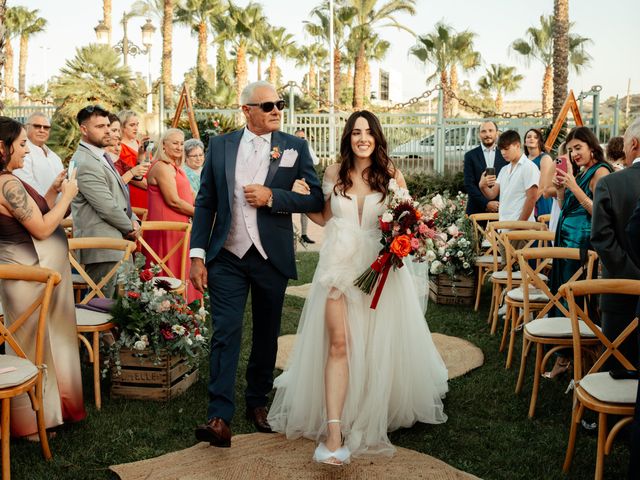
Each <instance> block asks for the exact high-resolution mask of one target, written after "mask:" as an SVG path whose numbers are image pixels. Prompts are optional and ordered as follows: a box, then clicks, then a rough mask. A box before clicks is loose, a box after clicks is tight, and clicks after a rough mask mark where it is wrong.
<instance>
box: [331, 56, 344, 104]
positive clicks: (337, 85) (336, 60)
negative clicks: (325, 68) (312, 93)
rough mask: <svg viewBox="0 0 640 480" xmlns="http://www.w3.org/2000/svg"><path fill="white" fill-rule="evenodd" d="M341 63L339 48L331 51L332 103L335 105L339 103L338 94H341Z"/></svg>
mask: <svg viewBox="0 0 640 480" xmlns="http://www.w3.org/2000/svg"><path fill="white" fill-rule="evenodd" d="M341 61H342V53H341V52H340V49H339V48H335V49H334V50H333V103H334V105H337V104H338V103H339V102H340V93H341V92H342V77H341V76H340V62H341Z"/></svg>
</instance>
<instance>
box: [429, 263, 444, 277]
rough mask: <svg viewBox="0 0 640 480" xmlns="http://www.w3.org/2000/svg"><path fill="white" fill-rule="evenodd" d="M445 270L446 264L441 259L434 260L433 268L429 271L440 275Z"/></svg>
mask: <svg viewBox="0 0 640 480" xmlns="http://www.w3.org/2000/svg"><path fill="white" fill-rule="evenodd" d="M443 271H444V265H443V264H442V262H441V261H440V260H434V261H433V263H431V268H429V273H431V274H432V275H439V274H441V273H442V272H443Z"/></svg>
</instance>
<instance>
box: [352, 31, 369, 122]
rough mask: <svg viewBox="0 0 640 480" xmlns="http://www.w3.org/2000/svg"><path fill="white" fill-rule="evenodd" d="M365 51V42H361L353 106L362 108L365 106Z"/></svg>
mask: <svg viewBox="0 0 640 480" xmlns="http://www.w3.org/2000/svg"><path fill="white" fill-rule="evenodd" d="M365 63H366V58H365V52H364V42H362V43H361V44H360V48H358V54H357V55H356V66H355V72H354V74H353V102H352V105H353V108H354V109H356V110H361V109H362V107H363V106H364V75H365V73H364V72H365Z"/></svg>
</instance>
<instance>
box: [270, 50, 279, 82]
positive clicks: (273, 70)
mask: <svg viewBox="0 0 640 480" xmlns="http://www.w3.org/2000/svg"><path fill="white" fill-rule="evenodd" d="M277 79H278V65H277V64H276V56H275V55H271V61H270V62H269V83H270V84H271V85H275V84H276V80H277Z"/></svg>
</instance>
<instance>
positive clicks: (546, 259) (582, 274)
mask: <svg viewBox="0 0 640 480" xmlns="http://www.w3.org/2000/svg"><path fill="white" fill-rule="evenodd" d="M517 255H518V261H519V263H520V271H521V272H522V284H521V286H520V288H521V289H522V298H523V302H522V305H523V308H522V319H523V322H524V328H523V335H522V357H521V360H520V373H519V374H518V382H517V384H516V393H520V391H521V390H522V385H523V383H524V375H525V370H526V366H527V357H528V355H529V351H530V349H531V347H532V346H533V345H535V347H536V361H535V369H534V373H533V389H532V390H531V401H530V402H529V418H533V416H534V414H535V410H536V402H537V399H538V391H539V388H540V376H541V375H542V372H544V369H545V365H546V363H547V361H548V360H549V358H551V357H552V355H553V354H554V353H556V352H557V351H558V350H562V349H563V348H567V347H570V346H571V345H572V344H573V336H572V331H571V319H570V318H569V310H568V309H567V308H566V307H565V305H564V303H563V300H564V297H563V296H562V295H561V294H560V293H555V294H554V293H553V292H551V290H550V289H549V287H548V286H547V284H546V283H545V282H544V281H542V279H541V277H540V275H539V272H540V271H541V270H542V269H543V268H544V267H545V266H546V265H547V264H549V263H550V262H551V261H552V260H555V261H556V263H557V261H558V260H575V261H580V249H578V248H560V247H546V248H525V249H523V250H519V251H518V252H517ZM597 258H598V255H597V254H596V253H595V252H593V251H589V252H588V253H587V257H586V262H585V264H584V265H581V266H580V267H579V268H578V269H577V270H576V272H575V273H574V274H573V275H572V276H571V278H570V279H569V281H570V282H572V281H575V280H578V279H585V280H590V279H591V278H592V276H593V268H594V265H595V261H596V259H597ZM532 260H533V261H535V263H536V265H537V266H536V268H535V269H534V268H532V267H531V265H530V264H529V262H530V261H532ZM543 296H544V297H546V298H547V299H548V302H546V303H544V304H543V303H542V302H536V300H537V299H538V298H541V297H543ZM532 306H533V308H532ZM554 307H555V308H556V309H557V310H558V312H559V314H560V315H561V316H559V317H549V316H548V315H549V314H550V312H551V310H552V308H554ZM583 308H585V307H584V306H583ZM532 310H537V311H538V312H537V315H536V318H535V319H533V320H529V318H530V314H531V312H532ZM585 311H586V310H585ZM580 328H581V331H582V332H583V336H582V344H583V345H584V346H592V347H593V346H594V345H596V344H598V343H599V341H598V340H597V339H596V338H595V336H594V335H593V334H592V333H591V331H590V330H589V329H588V328H587V327H586V326H585V325H582V324H581V325H580ZM544 345H550V346H552V348H550V349H549V350H548V351H547V353H546V354H545V355H544V356H543V350H544Z"/></svg>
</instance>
